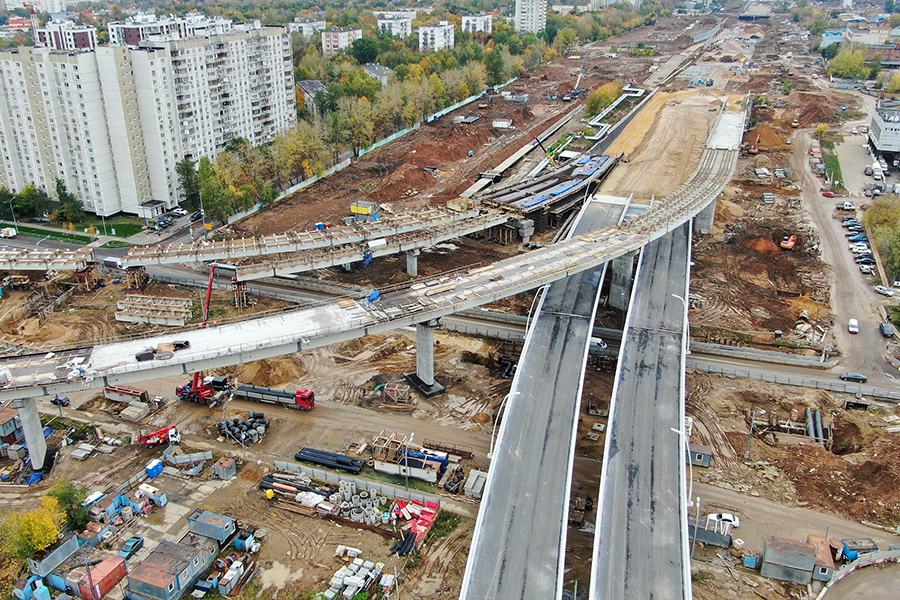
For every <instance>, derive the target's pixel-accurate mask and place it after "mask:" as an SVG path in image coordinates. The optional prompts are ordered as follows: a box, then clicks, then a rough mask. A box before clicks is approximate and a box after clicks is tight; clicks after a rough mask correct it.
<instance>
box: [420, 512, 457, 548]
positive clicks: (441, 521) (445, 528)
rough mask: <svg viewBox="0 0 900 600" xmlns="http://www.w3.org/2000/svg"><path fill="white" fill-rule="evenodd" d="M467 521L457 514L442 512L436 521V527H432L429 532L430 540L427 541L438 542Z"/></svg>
mask: <svg viewBox="0 0 900 600" xmlns="http://www.w3.org/2000/svg"><path fill="white" fill-rule="evenodd" d="M465 520H466V518H465V517H462V516H460V515H457V514H455V513H452V512H447V511H446V510H442V511H440V512H439V513H438V516H437V519H435V520H434V525H432V526H431V529H430V530H429V531H428V538H427V539H426V540H425V541H426V542H436V541H437V540H439V539H441V538H445V537H447V536H448V535H450V534H451V533H453V530H454V529H456V527H457V526H458V525H459V524H460V523H462V522H463V521H465Z"/></svg>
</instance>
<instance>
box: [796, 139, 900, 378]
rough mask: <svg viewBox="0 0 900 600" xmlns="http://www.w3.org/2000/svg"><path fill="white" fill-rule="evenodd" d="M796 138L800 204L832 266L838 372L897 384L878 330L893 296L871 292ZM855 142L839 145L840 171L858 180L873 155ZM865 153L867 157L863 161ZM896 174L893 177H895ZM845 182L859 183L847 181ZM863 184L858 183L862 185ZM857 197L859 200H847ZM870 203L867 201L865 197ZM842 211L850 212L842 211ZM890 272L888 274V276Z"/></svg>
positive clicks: (804, 141) (805, 144)
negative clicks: (854, 325) (853, 329)
mask: <svg viewBox="0 0 900 600" xmlns="http://www.w3.org/2000/svg"><path fill="white" fill-rule="evenodd" d="M795 138H796V139H797V142H798V148H797V154H796V155H795V159H794V169H795V171H796V173H797V175H798V176H802V187H803V189H804V190H806V191H805V192H804V196H803V197H804V202H805V204H806V207H807V209H808V210H809V212H810V216H811V218H812V221H813V223H815V225H816V228H817V230H818V232H819V236H820V239H821V248H822V259H823V260H824V261H825V262H827V263H828V264H830V265H832V269H833V273H834V286H833V287H832V294H831V297H832V304H831V305H832V310H833V311H834V313H835V315H836V325H835V329H834V330H833V332H832V334H833V336H834V337H833V343H834V344H835V345H836V346H837V348H838V349H839V350H840V351H841V353H842V355H841V356H840V357H839V359H838V366H837V367H836V368H835V369H834V371H835V372H836V373H840V372H844V371H858V372H860V373H864V374H866V375H867V376H868V377H869V381H868V383H869V385H873V386H877V387H895V386H896V383H897V382H896V380H895V379H894V377H895V375H893V374H892V373H896V371H895V370H894V369H891V368H890V366H889V365H888V364H887V362H885V360H884V358H882V354H883V353H884V351H885V340H884V339H883V338H882V337H881V335H880V334H879V332H878V324H879V323H880V322H881V320H882V315H881V312H880V311H879V306H880V305H882V304H884V305H887V304H896V302H897V299H896V298H885V297H884V296H880V295H878V294H876V293H875V291H874V289H873V285H872V283H871V277H869V276H866V275H863V274H862V273H860V271H859V266H858V265H857V264H856V263H855V262H854V261H853V254H852V253H850V251H849V250H848V242H847V237H846V236H845V235H844V234H845V233H846V230H845V229H844V228H843V227H841V223H840V219H837V218H835V217H834V214H835V211H834V204H835V201H836V199H835V198H824V197H822V195H821V192H819V191H818V189H819V187H820V185H821V181H820V180H819V179H817V178H816V177H814V176H813V175H812V173H811V172H810V170H809V167H808V165H807V164H806V154H807V152H806V149H807V148H808V146H809V136H808V135H806V134H803V135H798V136H795ZM852 139H853V141H852V142H849V143H847V144H841V145H838V153H839V156H840V159H841V165H842V169H843V170H844V171H845V172H846V173H848V175H849V174H850V173H852V174H853V175H850V177H848V179H849V180H854V179H856V172H857V171H858V172H859V173H860V174H861V173H862V170H863V168H864V166H865V164H867V162H868V164H871V156H867V155H866V154H865V151H864V150H863V149H862V148H861V146H860V145H861V144H862V136H853V138H852ZM864 157H866V158H867V159H868V160H866V159H864ZM895 177H896V176H892V179H894V178H895ZM848 184H849V185H857V184H855V183H850V181H848ZM860 187H861V186H860ZM851 200H853V201H858V200H859V199H858V198H855V197H854V198H851ZM865 200H866V201H867V202H868V201H869V199H868V198H865ZM841 214H850V213H845V212H842V213H841ZM888 275H890V274H888ZM850 319H858V320H859V326H860V332H859V334H855V335H854V334H851V333H849V332H848V331H847V323H848V321H849V320H850Z"/></svg>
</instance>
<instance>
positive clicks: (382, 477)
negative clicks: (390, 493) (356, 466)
mask: <svg viewBox="0 0 900 600" xmlns="http://www.w3.org/2000/svg"><path fill="white" fill-rule="evenodd" d="M365 473H366V477H368V478H369V479H375V480H377V481H384V482H385V483H390V484H391V485H394V486H397V487H400V488H402V487H405V486H406V478H405V477H401V476H400V475H391V474H389V473H381V472H379V471H376V470H375V469H370V468H368V467H367V468H366V469H365ZM409 489H411V490H418V491H420V492H425V493H426V494H434V493H435V491H436V490H435V487H434V486H433V485H430V484H427V483H425V482H424V481H419V480H418V479H413V478H412V477H410V478H409Z"/></svg>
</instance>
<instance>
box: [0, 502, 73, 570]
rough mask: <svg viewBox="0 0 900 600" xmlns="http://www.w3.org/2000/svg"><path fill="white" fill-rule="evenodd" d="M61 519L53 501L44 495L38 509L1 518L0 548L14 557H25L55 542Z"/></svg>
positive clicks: (56, 505)
mask: <svg viewBox="0 0 900 600" xmlns="http://www.w3.org/2000/svg"><path fill="white" fill-rule="evenodd" d="M64 518H65V517H64V515H63V513H62V511H61V510H60V509H59V503H58V502H57V501H56V498H52V497H50V496H44V497H43V498H42V499H41V506H40V507H39V508H35V509H34V510H30V511H25V512H21V511H20V512H10V513H7V514H6V515H5V516H4V517H3V520H2V522H0V547H2V548H3V550H4V551H5V552H7V553H9V554H12V555H13V556H17V557H19V558H28V557H30V556H32V555H34V553H35V552H39V551H41V550H43V549H44V548H47V547H48V546H50V545H51V544H53V542H55V541H56V539H57V538H58V537H59V534H60V531H61V526H62V523H63V520H64Z"/></svg>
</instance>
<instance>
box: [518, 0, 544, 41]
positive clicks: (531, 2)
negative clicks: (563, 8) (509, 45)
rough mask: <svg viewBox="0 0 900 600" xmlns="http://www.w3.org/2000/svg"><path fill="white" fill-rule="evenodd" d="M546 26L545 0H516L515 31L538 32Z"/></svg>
mask: <svg viewBox="0 0 900 600" xmlns="http://www.w3.org/2000/svg"><path fill="white" fill-rule="evenodd" d="M546 26H547V0H516V17H515V28H516V31H518V32H530V33H540V32H541V31H543V30H544V28H545V27H546Z"/></svg>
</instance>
